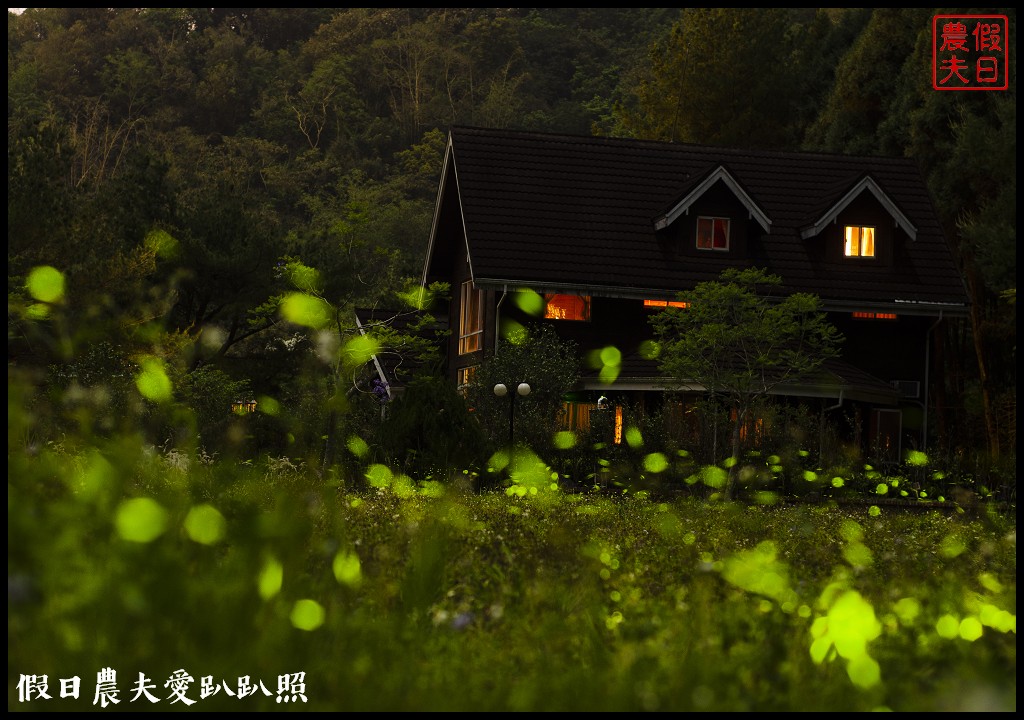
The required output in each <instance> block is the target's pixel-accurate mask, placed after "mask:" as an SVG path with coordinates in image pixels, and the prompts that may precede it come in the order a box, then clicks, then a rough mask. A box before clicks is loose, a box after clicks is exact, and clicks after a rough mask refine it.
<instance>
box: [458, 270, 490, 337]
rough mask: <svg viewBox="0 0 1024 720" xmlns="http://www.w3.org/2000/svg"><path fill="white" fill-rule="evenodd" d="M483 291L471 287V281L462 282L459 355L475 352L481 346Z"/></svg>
mask: <svg viewBox="0 0 1024 720" xmlns="http://www.w3.org/2000/svg"><path fill="white" fill-rule="evenodd" d="M483 334H484V303H483V291H481V290H474V289H473V281H472V280H467V281H466V282H464V283H462V296H461V305H460V311H459V355H465V354H466V353H471V352H476V351H477V350H479V349H480V348H482V347H483Z"/></svg>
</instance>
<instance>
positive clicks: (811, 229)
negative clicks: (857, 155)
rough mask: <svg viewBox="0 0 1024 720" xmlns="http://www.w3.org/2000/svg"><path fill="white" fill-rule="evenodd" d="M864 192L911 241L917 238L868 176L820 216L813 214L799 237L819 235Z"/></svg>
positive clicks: (895, 205) (907, 221)
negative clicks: (890, 217) (870, 195)
mask: <svg viewBox="0 0 1024 720" xmlns="http://www.w3.org/2000/svg"><path fill="white" fill-rule="evenodd" d="M864 192H870V193H871V194H872V195H874V196H875V199H876V200H877V201H878V202H879V203H880V204H881V205H882V207H884V208H885V209H886V211H887V212H888V213H889V214H890V215H892V219H893V221H894V222H895V223H896V224H897V225H899V226H900V227H901V228H902V229H903V232H905V233H906V234H907V236H908V237H909V238H910V239H911V240H914V239H916V238H917V228H916V227H914V224H913V223H912V222H910V220H909V219H908V218H907V216H906V215H904V214H903V211H901V210H900V209H899V206H898V205H897V204H896V202H895V201H894V200H893V199H892V198H890V197H889V196H888V195H887V194H886V192H885V191H884V190H882V188H881V187H879V185H878V183H877V182H875V180H874V178H872V177H871V176H870V175H865V176H864V177H862V178H861V179H860V180H858V181H857V182H856V183H854V185H853V187H851V188H849V189H847V190H846V191H845V192H844V193H843V194H842V196H841V197H840V198H839V199H838V200H836V201H835V202H833V203H830V204H829V205H828V206H827V207H826V208H825V210H824V212H823V213H822V214H821V215H820V216H817V213H815V216H817V217H816V219H815V220H814V221H813V222H811V223H810V224H809V225H808V226H806V227H805V228H803V230H801V231H800V236H801V237H802V238H804V239H806V238H809V237H814V236H815V235H818V234H819V233H821V231H822V230H824V229H825V227H826V226H827V225H828V224H829V223H832V222H835V219H836V218H837V217H838V216H839V213H841V212H842V211H843V210H845V209H846V208H847V207H849V205H850V203H852V202H853V201H854V200H856V199H857V198H858V197H860V195H861V194H862V193H864ZM815 216H812V217H815Z"/></svg>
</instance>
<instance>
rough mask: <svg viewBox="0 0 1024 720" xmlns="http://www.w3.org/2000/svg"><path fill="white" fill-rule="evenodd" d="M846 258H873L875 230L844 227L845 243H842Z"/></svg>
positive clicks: (850, 226) (851, 226)
mask: <svg viewBox="0 0 1024 720" xmlns="http://www.w3.org/2000/svg"><path fill="white" fill-rule="evenodd" d="M843 254H845V255H846V257H865V258H871V257H874V256H875V229H874V228H873V227H857V226H855V225H847V226H846V242H845V243H843Z"/></svg>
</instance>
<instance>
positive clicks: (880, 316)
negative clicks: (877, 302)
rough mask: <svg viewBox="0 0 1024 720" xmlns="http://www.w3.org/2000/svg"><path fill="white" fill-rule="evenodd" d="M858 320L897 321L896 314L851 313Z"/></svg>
mask: <svg viewBox="0 0 1024 720" xmlns="http://www.w3.org/2000/svg"><path fill="white" fill-rule="evenodd" d="M851 314H852V315H853V317H854V318H856V319H857V320H895V319H896V313H876V312H855V313H851Z"/></svg>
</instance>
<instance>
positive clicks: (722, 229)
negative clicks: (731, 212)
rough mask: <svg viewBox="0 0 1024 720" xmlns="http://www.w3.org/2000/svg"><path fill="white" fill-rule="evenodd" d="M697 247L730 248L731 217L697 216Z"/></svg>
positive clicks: (711, 248)
mask: <svg viewBox="0 0 1024 720" xmlns="http://www.w3.org/2000/svg"><path fill="white" fill-rule="evenodd" d="M697 249H698V250H728V249H729V218H722V217H699V218H697Z"/></svg>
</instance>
